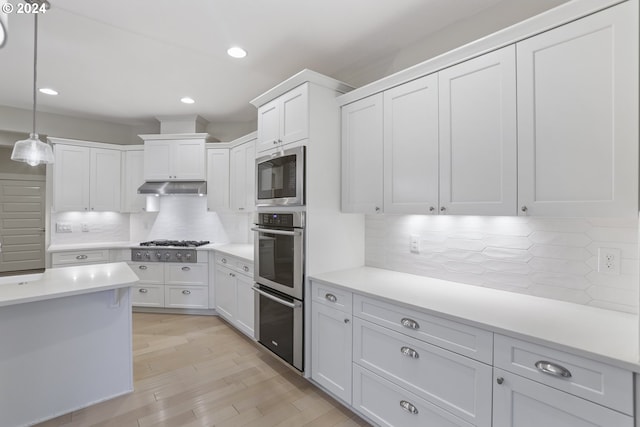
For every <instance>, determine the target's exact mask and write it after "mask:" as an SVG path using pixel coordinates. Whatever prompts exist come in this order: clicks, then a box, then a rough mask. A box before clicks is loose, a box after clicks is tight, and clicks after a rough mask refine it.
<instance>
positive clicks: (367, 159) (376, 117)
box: [342, 93, 383, 213]
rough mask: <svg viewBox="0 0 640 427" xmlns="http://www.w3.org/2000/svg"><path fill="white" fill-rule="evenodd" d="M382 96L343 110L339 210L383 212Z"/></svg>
mask: <svg viewBox="0 0 640 427" xmlns="http://www.w3.org/2000/svg"><path fill="white" fill-rule="evenodd" d="M382 117H383V111H382V94H381V93H380V94H377V95H373V96H370V97H368V98H365V99H362V100H359V101H356V102H354V103H352V104H348V105H345V106H344V107H342V211H344V212H359V213H379V212H380V211H381V209H382V202H383V198H382V176H383V174H382V167H383V166H382V165H383V161H382V154H383V145H382V141H383V133H382Z"/></svg>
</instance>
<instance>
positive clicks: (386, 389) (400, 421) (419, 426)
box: [353, 364, 473, 427]
mask: <svg viewBox="0 0 640 427" xmlns="http://www.w3.org/2000/svg"><path fill="white" fill-rule="evenodd" d="M353 407H354V408H355V409H356V410H357V411H358V412H360V413H362V414H363V415H364V416H366V417H368V418H370V419H371V420H372V421H374V422H375V423H377V424H379V425H381V426H402V427H425V426H438V427H472V426H473V424H469V423H467V422H466V421H463V420H461V419H459V418H457V417H455V416H454V415H451V414H450V413H449V412H447V411H445V410H443V409H440V408H439V407H437V406H435V405H433V404H432V403H429V402H427V401H426V400H423V399H420V398H419V397H417V396H416V395H414V394H412V393H410V392H408V391H406V390H404V389H402V388H401V387H398V386H397V385H395V384H393V383H390V382H389V381H387V380H385V379H384V378H381V377H379V376H377V375H376V374H373V373H371V372H369V371H367V370H366V369H363V368H361V367H360V366H358V365H356V364H354V365H353Z"/></svg>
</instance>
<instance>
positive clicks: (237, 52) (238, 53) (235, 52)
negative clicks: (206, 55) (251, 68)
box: [227, 46, 247, 58]
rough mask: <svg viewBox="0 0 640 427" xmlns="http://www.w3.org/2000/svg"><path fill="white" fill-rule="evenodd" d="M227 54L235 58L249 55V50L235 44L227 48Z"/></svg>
mask: <svg viewBox="0 0 640 427" xmlns="http://www.w3.org/2000/svg"><path fill="white" fill-rule="evenodd" d="M227 54H229V56H231V57H233V58H244V57H245V56H247V51H246V50H244V49H243V48H241V47H238V46H234V47H230V48H229V49H228V50H227Z"/></svg>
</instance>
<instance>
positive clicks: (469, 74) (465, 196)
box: [439, 46, 517, 215]
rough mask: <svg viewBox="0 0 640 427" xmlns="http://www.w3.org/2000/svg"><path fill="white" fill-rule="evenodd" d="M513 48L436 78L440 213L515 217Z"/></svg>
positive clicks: (458, 67) (452, 69)
mask: <svg viewBox="0 0 640 427" xmlns="http://www.w3.org/2000/svg"><path fill="white" fill-rule="evenodd" d="M515 72H516V70H515V47H514V46H508V47H505V48H503V49H500V50H498V51H496V52H492V53H488V54H486V55H482V56H480V57H478V58H475V59H472V60H470V61H466V62H464V63H462V64H459V65H456V66H453V67H450V68H447V69H445V70H443V71H441V72H440V73H439V79H440V204H441V208H442V207H444V208H445V210H444V211H443V212H444V213H449V214H474V215H515V214H516V197H517V169H516V166H517V147H516V74H515Z"/></svg>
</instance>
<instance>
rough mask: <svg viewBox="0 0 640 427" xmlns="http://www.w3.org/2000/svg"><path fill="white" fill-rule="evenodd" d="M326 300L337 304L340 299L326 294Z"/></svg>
mask: <svg viewBox="0 0 640 427" xmlns="http://www.w3.org/2000/svg"><path fill="white" fill-rule="evenodd" d="M324 298H325V299H326V300H327V301H329V302H336V301H338V298H337V297H336V296H335V295H334V294H326V295H325V296H324Z"/></svg>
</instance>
